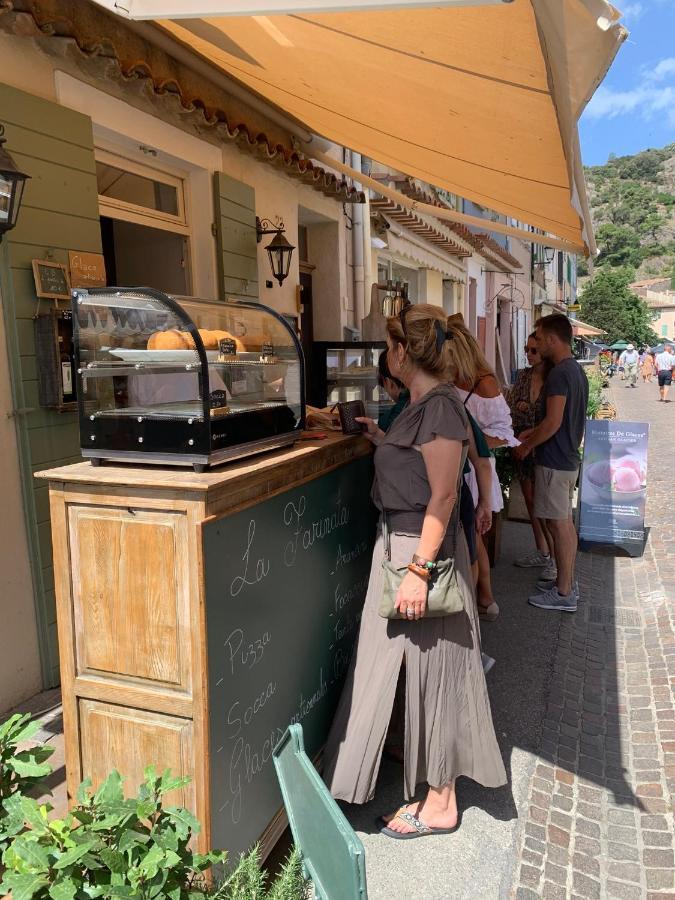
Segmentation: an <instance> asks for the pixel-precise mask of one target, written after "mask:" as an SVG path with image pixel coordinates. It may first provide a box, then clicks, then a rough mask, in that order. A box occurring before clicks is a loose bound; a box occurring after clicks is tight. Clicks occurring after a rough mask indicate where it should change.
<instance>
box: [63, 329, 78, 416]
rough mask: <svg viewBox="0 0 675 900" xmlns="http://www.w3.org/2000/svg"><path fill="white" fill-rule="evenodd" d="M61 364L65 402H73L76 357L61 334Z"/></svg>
mask: <svg viewBox="0 0 675 900" xmlns="http://www.w3.org/2000/svg"><path fill="white" fill-rule="evenodd" d="M59 364H60V366H61V388H62V391H63V402H64V403H72V401H73V400H74V399H75V381H74V378H73V370H74V359H73V354H72V351H71V352H70V353H69V352H68V351H67V350H66V347H65V345H64V342H63V335H59Z"/></svg>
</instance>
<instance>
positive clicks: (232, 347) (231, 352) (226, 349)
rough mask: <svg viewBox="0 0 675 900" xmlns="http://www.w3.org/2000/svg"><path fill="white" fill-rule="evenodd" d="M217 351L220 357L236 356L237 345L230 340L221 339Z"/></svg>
mask: <svg viewBox="0 0 675 900" xmlns="http://www.w3.org/2000/svg"><path fill="white" fill-rule="evenodd" d="M218 350H219V351H220V353H221V355H222V356H236V355H237V345H236V343H235V342H234V341H233V340H232V338H221V340H219V341H218Z"/></svg>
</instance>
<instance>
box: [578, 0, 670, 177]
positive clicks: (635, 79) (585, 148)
mask: <svg viewBox="0 0 675 900" xmlns="http://www.w3.org/2000/svg"><path fill="white" fill-rule="evenodd" d="M613 2H614V5H615V6H616V7H617V8H618V9H620V10H621V12H622V13H623V18H622V20H621V21H622V22H623V24H624V25H625V26H626V28H627V29H628V30H629V32H630V35H629V36H628V39H627V40H626V41H624V43H623V45H622V46H621V48H620V49H619V52H618V54H617V57H616V59H615V60H614V64H613V65H612V67H611V68H610V70H609V72H608V73H607V76H606V77H605V80H604V81H603V83H602V84H601V85H600V87H599V88H598V90H597V91H596V92H595V95H594V96H593V99H592V100H591V102H590V103H589V105H588V106H587V107H586V110H585V112H584V114H583V116H582V118H581V122H580V126H579V133H580V137H581V152H582V157H583V160H584V163H585V164H586V165H587V166H597V165H602V164H603V163H606V162H607V157H608V156H609V154H610V153H615V154H616V155H617V156H626V155H628V154H632V153H637V152H638V151H640V150H646V149H647V148H649V147H663V146H664V145H665V144H671V143H675V0H624V2H623V3H622V2H621V0H613Z"/></svg>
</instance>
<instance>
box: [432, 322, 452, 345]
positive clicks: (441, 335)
mask: <svg viewBox="0 0 675 900" xmlns="http://www.w3.org/2000/svg"><path fill="white" fill-rule="evenodd" d="M434 325H435V326H436V352H437V353H440V352H441V351H442V350H443V344H444V343H445V342H446V341H449V340H451V339H452V338H453V337H454V336H455V335H454V332H453V331H451V330H448V331H446V330H445V329H444V328H443V326H442V325H441V323H440V322H439V321H438V319H435V320H434Z"/></svg>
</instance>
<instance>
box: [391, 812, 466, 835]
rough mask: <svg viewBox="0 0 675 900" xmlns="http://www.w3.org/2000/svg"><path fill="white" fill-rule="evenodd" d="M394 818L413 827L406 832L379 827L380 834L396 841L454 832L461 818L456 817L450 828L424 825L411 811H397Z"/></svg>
mask: <svg viewBox="0 0 675 900" xmlns="http://www.w3.org/2000/svg"><path fill="white" fill-rule="evenodd" d="M396 818H397V819H401V821H403V822H405V823H406V824H407V825H412V827H413V828H414V829H415V830H414V831H406V832H401V831H394V830H393V829H392V828H386V827H385V828H381V829H380V834H384V835H386V836H387V837H390V838H394V839H395V840H397V841H411V840H414V839H415V838H419V837H428V836H429V835H431V834H454V833H455V831H457V829H458V828H459V826H460V822H461V818H460V817H458V818H457V824H456V825H453V827H452V828H432V827H431V825H425V823H424V822H423V821H422V820H421V819H418V818H417V816H413V814H412V813H406V812H404V813H398V814H397V816H396Z"/></svg>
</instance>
